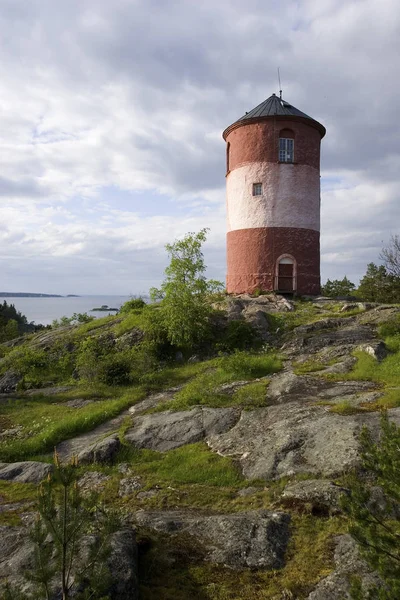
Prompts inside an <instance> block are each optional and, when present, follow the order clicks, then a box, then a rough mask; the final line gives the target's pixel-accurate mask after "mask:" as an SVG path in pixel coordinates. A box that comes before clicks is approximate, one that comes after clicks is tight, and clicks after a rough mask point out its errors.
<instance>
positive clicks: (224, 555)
mask: <svg viewBox="0 0 400 600" xmlns="http://www.w3.org/2000/svg"><path fill="white" fill-rule="evenodd" d="M136 520H137V522H138V524H139V525H142V526H143V525H144V526H146V527H150V528H152V529H155V530H156V531H160V532H163V533H169V534H172V535H173V534H177V533H181V532H184V533H187V534H189V535H191V536H193V537H194V538H195V539H196V540H198V541H199V542H200V543H201V544H202V545H203V547H204V548H205V551H206V559H207V560H209V561H211V562H213V563H218V564H223V565H226V566H228V567H231V568H235V569H239V568H245V567H247V568H263V569H279V568H281V567H282V566H283V565H284V557H285V551H286V548H287V544H288V541H289V538H290V532H289V523H290V516H289V515H288V514H287V513H284V512H270V511H266V510H259V511H249V512H243V513H237V514H229V515H214V516H198V515H197V516H192V515H188V514H185V513H179V512H146V511H138V512H137V513H136Z"/></svg>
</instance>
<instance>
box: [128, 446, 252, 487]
mask: <svg viewBox="0 0 400 600" xmlns="http://www.w3.org/2000/svg"><path fill="white" fill-rule="evenodd" d="M122 457H125V459H128V462H129V463H130V464H131V465H132V467H133V468H134V472H135V475H142V476H144V477H145V478H146V481H147V483H148V485H158V484H160V483H168V484H171V485H174V484H204V485H207V486H218V487H220V486H222V487H224V486H236V485H238V484H239V483H240V482H241V481H242V480H243V477H242V475H241V473H240V471H239V469H238V467H237V466H236V465H235V464H234V462H233V461H232V459H230V458H224V457H222V456H219V455H218V454H215V453H214V452H211V450H210V449H209V448H208V446H207V445H206V444H205V443H203V442H199V443H197V444H190V445H186V446H182V447H181V448H176V449H175V450H170V451H169V452H154V451H152V450H136V449H131V448H129V449H128V450H127V452H126V453H125V454H122Z"/></svg>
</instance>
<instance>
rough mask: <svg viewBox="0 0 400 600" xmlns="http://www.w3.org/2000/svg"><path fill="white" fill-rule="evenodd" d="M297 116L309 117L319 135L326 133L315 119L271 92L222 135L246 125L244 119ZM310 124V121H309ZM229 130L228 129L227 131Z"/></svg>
mask: <svg viewBox="0 0 400 600" xmlns="http://www.w3.org/2000/svg"><path fill="white" fill-rule="evenodd" d="M276 116H279V117H289V118H293V117H297V118H301V119H309V120H310V121H312V124H313V125H314V126H315V127H316V128H317V129H318V130H319V131H320V133H321V137H323V136H324V135H325V133H326V130H325V127H324V126H323V125H321V123H318V121H316V120H315V119H313V118H312V117H310V116H309V115H306V113H303V112H301V110H299V109H298V108H296V107H295V106H293V105H292V104H289V102H286V100H283V98H278V96H276V95H275V94H272V96H270V97H269V98H267V99H266V100H264V102H261V104H259V105H258V106H256V107H255V108H253V109H252V110H250V111H249V112H247V113H246V114H245V115H243V117H240V119H238V120H237V121H235V122H234V123H232V125H230V126H229V127H227V128H226V129H225V131H224V133H223V137H224V138H225V137H226V135H227V134H228V133H229V131H230V130H231V129H236V127H240V125H241V124H243V125H246V121H248V120H250V119H251V121H256V120H258V119H261V120H263V119H265V118H266V117H276ZM310 124H311V123H310ZM228 130H229V131H228Z"/></svg>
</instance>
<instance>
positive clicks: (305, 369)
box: [292, 359, 326, 375]
mask: <svg viewBox="0 0 400 600" xmlns="http://www.w3.org/2000/svg"><path fill="white" fill-rule="evenodd" d="M292 366H293V372H294V373H295V374H296V375H306V374H307V373H316V372H317V371H322V370H323V369H325V367H326V364H324V363H322V362H319V361H317V360H313V359H310V360H307V361H304V362H301V363H296V362H294V363H293V365H292Z"/></svg>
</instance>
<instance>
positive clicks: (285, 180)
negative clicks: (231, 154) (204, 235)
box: [226, 162, 320, 231]
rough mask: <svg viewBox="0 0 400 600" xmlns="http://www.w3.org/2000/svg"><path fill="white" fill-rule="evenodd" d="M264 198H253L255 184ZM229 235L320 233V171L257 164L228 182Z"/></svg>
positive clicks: (239, 171)
mask: <svg viewBox="0 0 400 600" xmlns="http://www.w3.org/2000/svg"><path fill="white" fill-rule="evenodd" d="M254 183H261V184H262V195H261V196H253V184H254ZM226 188H227V215H228V231H234V230H237V229H252V228H256V227H297V228H300V229H313V230H314V231H319V230H320V177H319V171H318V170H317V169H315V168H314V167H310V166H309V165H296V164H281V163H264V162H257V163H252V164H250V165H245V166H244V167H239V168H238V169H234V170H233V171H231V172H230V173H229V175H228V176H227V178H226Z"/></svg>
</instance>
